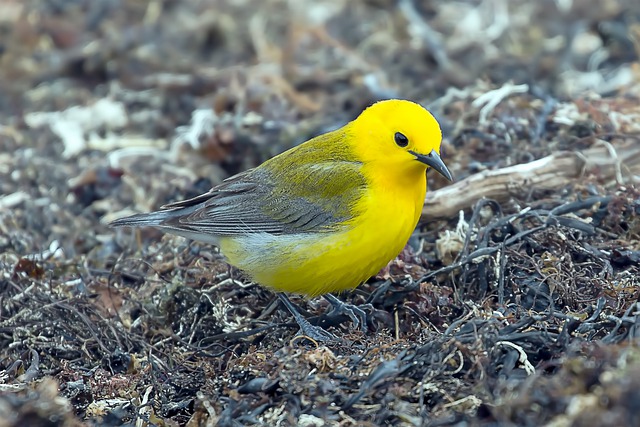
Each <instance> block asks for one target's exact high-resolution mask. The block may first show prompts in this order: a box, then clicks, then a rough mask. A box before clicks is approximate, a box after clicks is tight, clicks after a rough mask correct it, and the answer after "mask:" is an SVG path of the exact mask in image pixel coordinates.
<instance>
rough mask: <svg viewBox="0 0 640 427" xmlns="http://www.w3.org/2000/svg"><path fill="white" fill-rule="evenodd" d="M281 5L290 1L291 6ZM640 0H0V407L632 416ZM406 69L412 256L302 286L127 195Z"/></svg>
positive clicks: (289, 421) (239, 165)
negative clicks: (181, 228) (427, 124)
mask: <svg viewBox="0 0 640 427" xmlns="http://www.w3.org/2000/svg"><path fill="white" fill-rule="evenodd" d="M276 11H277V13H275V12H276ZM639 23H640V5H639V4H638V2H634V1H631V0H606V1H603V2H599V3H593V2H588V1H586V0H580V1H579V0H574V1H556V2H525V1H523V0H515V1H506V0H483V1H479V2H478V1H474V2H471V1H458V2H416V1H411V0H399V1H397V2H390V1H385V0H375V1H374V0H368V1H351V2H347V1H346V0H337V1H332V2H315V3H314V2H288V1H283V0H265V1H262V2H256V3H255V4H254V3H251V4H249V3H248V2H245V1H228V0H220V1H215V2H211V1H209V2H207V1H205V2H171V1H153V2H133V1H125V2H113V1H108V0H104V1H95V0H91V1H87V0H74V1H63V2H60V1H50V2H38V1H33V0H28V1H16V0H9V1H5V2H2V3H1V4H0V28H1V30H2V34H3V37H2V49H0V93H1V94H2V96H1V97H0V100H1V101H0V123H2V125H0V147H2V149H1V150H0V427H4V426H24V425H30V426H39V425H43V426H44V425H47V426H49V425H61V426H82V425H92V426H120V425H129V426H136V427H138V426H141V427H142V426H181V425H186V426H190V427H195V426H214V425H217V426H239V425H261V426H271V425H282V426H286V425H292V426H293V425H296V426H308V427H311V426H316V427H320V426H327V427H328V426H377V425H402V426H447V425H478V426H495V425H522V426H541V425H553V426H601V425H638V424H640V419H639V418H640V415H639V414H640V413H639V412H638V410H637V407H638V392H637V390H638V388H639V387H640V352H639V350H638V342H639V339H640V317H639V316H640V305H639V304H640V302H639V297H640V188H639V187H638V183H639V182H640V171H639V168H640V166H639V163H638V160H639V156H638V153H639V151H638V149H639V147H640V143H639V140H640V125H639V123H640V107H639V105H640V62H639V57H640V24H639ZM388 97H400V98H407V99H412V100H415V101H417V102H420V103H422V104H423V105H425V106H426V107H427V108H429V109H430V110H431V111H432V112H433V113H434V114H435V115H436V117H437V118H438V120H439V121H440V123H441V125H442V128H443V132H444V135H445V140H444V143H443V153H442V157H443V159H445V161H446V162H447V165H448V167H449V168H450V169H451V171H452V172H453V173H454V176H455V178H456V183H454V184H452V185H451V186H449V187H445V185H446V182H445V181H444V179H441V178H440V177H438V176H436V175H431V174H429V187H430V193H429V196H428V199H427V202H426V205H425V209H424V212H423V221H422V223H421V224H420V226H419V228H418V229H417V230H416V232H415V234H414V236H413V237H412V238H411V240H410V242H409V244H408V245H407V247H406V248H405V250H404V251H403V252H402V253H401V254H400V256H399V257H398V258H397V259H395V260H393V261H392V262H391V263H390V264H389V265H388V266H387V267H386V268H385V269H383V271H381V272H380V273H379V274H378V275H377V276H376V277H373V278H371V279H370V280H369V281H368V282H367V283H365V284H363V285H361V286H360V287H358V288H357V289H356V290H354V291H353V292H350V293H346V294H344V295H341V296H340V297H341V298H342V299H344V300H346V301H348V302H350V303H351V304H355V305H358V306H360V307H362V308H363V310H365V311H366V312H367V320H368V321H367V325H366V329H367V331H366V333H363V332H362V331H361V330H360V328H356V327H355V326H354V325H353V323H352V322H351V320H350V319H349V318H348V316H346V315H342V314H336V313H332V312H331V307H330V306H329V305H328V304H327V302H326V301H324V300H323V299H313V300H304V299H302V298H298V297H295V296H293V297H292V299H293V301H294V302H295V303H296V304H298V305H299V306H300V308H301V311H302V312H303V314H304V315H305V316H307V318H308V319H309V321H310V322H312V323H314V324H319V325H321V326H323V327H325V328H328V329H330V330H331V331H332V332H333V333H334V334H336V335H339V336H340V337H342V338H343V342H342V343H340V344H332V345H329V346H323V345H318V344H317V343H314V342H312V341H310V340H308V339H305V338H303V337H296V336H295V333H296V331H297V325H296V324H295V322H294V321H293V319H291V318H290V316H289V314H288V312H287V311H286V310H283V309H282V308H281V307H280V306H279V302H278V299H277V298H276V297H275V295H274V294H273V293H272V292H270V291H269V290H267V289H264V288H262V287H260V286H258V285H257V284H254V283H250V282H249V281H248V280H247V279H246V277H243V274H242V272H240V271H238V270H235V269H234V268H231V267H229V266H228V265H227V264H226V263H225V262H224V258H223V257H222V256H221V255H220V254H219V253H218V252H217V250H216V249H215V248H213V247H210V246H207V245H203V244H199V243H197V242H191V241H187V240H185V239H182V238H179V237H174V236H168V235H163V234H162V233H160V232H158V231H156V230H153V229H141V230H136V231H131V230H113V229H109V228H108V227H107V226H106V224H107V223H108V222H109V221H111V220H112V219H115V218H116V217H119V216H124V215H126V214H129V213H133V212H136V211H149V210H151V209H155V208H158V207H159V206H161V205H163V204H166V203H170V202H174V201H177V200H181V199H185V198H189V197H193V196H196V195H198V194H200V193H203V192H205V191H207V190H208V189H209V188H211V187H212V186H213V185H215V184H217V183H219V182H220V181H221V180H223V179H224V178H226V177H228V176H230V175H232V174H235V173H238V172H240V171H242V170H245V169H247V168H250V167H254V166H256V165H258V164H260V163H261V162H262V161H264V160H266V159H267V158H269V157H271V156H273V155H274V154H276V153H279V152H282V151H284V150H286V149H288V148H290V147H292V146H294V145H296V144H298V143H300V142H302V141H304V140H306V139H308V138H309V137H311V136H314V135H317V134H319V133H322V132H325V131H327V130H329V129H333V128H336V127H337V126H340V125H342V124H344V123H345V122H346V121H348V120H351V119H353V118H354V117H355V116H356V115H357V114H358V113H359V112H360V111H361V110H362V109H363V108H364V107H366V106H367V105H369V104H371V103H372V102H374V101H376V100H379V99H383V98H388Z"/></svg>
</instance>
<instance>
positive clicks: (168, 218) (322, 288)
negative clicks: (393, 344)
mask: <svg viewBox="0 0 640 427" xmlns="http://www.w3.org/2000/svg"><path fill="white" fill-rule="evenodd" d="M441 140H442V133H441V131H440V126H439V125H438V122H437V121H436V120H435V118H434V117H433V116H432V115H431V113H429V112H428V111H427V110H426V109H424V108H423V107H422V106H420V105H418V104H416V103H413V102H410V101H404V100H386V101H380V102H377V103H375V104H373V105H372V106H370V107H369V108H367V109H366V110H364V111H363V112H362V113H361V114H360V115H359V116H358V117H357V118H356V119H355V120H353V121H352V122H350V123H347V124H346V125H345V126H343V127H341V128H340V129H337V130H334V131H332V132H329V133H326V134H323V135H320V136H317V137H315V138H313V139H310V140H309V141H307V142H305V143H303V144H300V145H298V146H296V147H294V148H292V149H290V150H287V151H285V152H284V153H282V154H279V155H277V156H275V157H273V158H271V159H269V160H267V161H266V162H264V163H262V164H261V165H260V166H258V167H256V168H255V169H250V170H247V171H245V172H242V173H240V174H238V175H235V176H232V177H230V178H228V179H226V180H225V181H223V182H222V183H221V184H220V185H217V186H216V187H214V188H212V189H211V190H210V191H209V192H207V193H205V194H202V195H200V196H197V197H194V198H192V199H189V200H185V201H181V202H176V203H171V204H168V205H165V206H163V207H162V208H161V210H159V211H157V212H151V213H142V214H137V215H133V216H130V217H127V218H122V219H118V220H116V221H114V222H113V223H111V225H112V226H133V227H140V226H151V227H156V228H158V229H160V230H162V231H166V232H168V233H173V234H177V235H180V236H184V237H187V238H189V239H193V240H198V241H200V242H205V243H210V244H214V245H217V246H218V247H219V248H220V251H221V253H222V254H224V255H225V256H226V259H227V261H228V262H229V263H230V264H232V265H234V266H236V267H238V268H240V269H242V270H243V271H245V272H246V273H247V274H248V275H249V276H250V277H251V278H252V279H253V280H254V281H256V282H257V283H259V284H261V285H264V286H267V287H269V288H271V289H273V290H275V291H278V292H279V293H278V296H279V297H280V298H281V300H282V302H283V304H285V306H286V307H287V308H288V309H289V310H290V311H291V312H292V314H293V315H294V317H295V319H296V321H297V322H298V324H299V325H300V327H301V333H302V334H304V335H307V336H309V337H311V338H314V339H316V340H331V339H333V338H334V336H333V334H330V333H329V332H327V331H325V330H324V329H322V328H320V327H317V326H312V325H311V324H310V323H309V322H308V321H307V320H306V319H304V317H302V316H301V315H300V314H299V313H298V312H297V310H296V309H295V307H294V305H293V304H292V303H291V302H290V301H289V299H288V298H287V297H286V296H285V295H284V294H282V293H281V292H288V293H296V294H303V295H306V296H309V297H314V296H317V295H324V294H327V295H325V296H326V297H327V299H328V300H329V302H331V304H332V305H333V306H334V307H335V308H336V309H340V310H345V311H344V312H345V313H346V314H348V315H349V316H350V317H351V318H352V319H353V320H354V323H359V322H358V317H356V316H355V314H354V313H357V314H358V316H360V317H362V319H363V326H364V321H365V320H364V319H365V318H364V312H363V311H362V310H361V309H358V308H357V307H353V306H348V305H347V304H344V303H342V302H341V301H340V300H339V299H337V298H336V297H334V296H332V295H329V293H330V292H340V291H343V290H347V289H352V288H355V287H356V286H358V285H359V284H360V283H362V282H363V281H365V280H367V279H368V278H369V277H371V276H373V275H375V274H376V273H377V272H378V271H380V269H381V268H383V267H384V266H385V265H386V264H387V263H388V262H389V261H390V260H391V259H393V258H394V257H395V256H397V255H398V254H399V253H400V251H401V250H402V249H403V248H404V246H405V245H406V243H407V241H408V239H409V237H410V236H411V233H412V232H413V230H414V229H415V227H416V225H417V223H418V219H419V218H420V214H421V212H422V205H423V202H424V198H425V193H426V190H427V181H426V175H425V172H426V170H427V169H428V168H433V169H435V170H436V172H438V173H440V174H441V175H443V176H444V177H445V178H447V179H448V180H451V179H452V177H451V173H450V172H449V170H448V169H447V167H446V166H445V164H444V162H443V161H442V159H441V158H440V154H439V153H440V143H441Z"/></svg>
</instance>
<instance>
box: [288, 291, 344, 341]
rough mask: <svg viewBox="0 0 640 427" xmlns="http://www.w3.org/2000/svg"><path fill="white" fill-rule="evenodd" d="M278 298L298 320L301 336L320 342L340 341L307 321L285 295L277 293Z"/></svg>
mask: <svg viewBox="0 0 640 427" xmlns="http://www.w3.org/2000/svg"><path fill="white" fill-rule="evenodd" d="M276 295H278V298H280V302H282V304H284V306H285V307H287V310H289V312H291V314H292V315H293V318H294V319H296V323H298V326H300V334H301V335H304V336H307V337H309V338H311V339H313V340H315V341H318V342H328V341H340V339H339V338H338V337H336V336H335V335H333V334H332V333H331V332H329V331H326V330H325V329H323V328H321V327H320V326H314V325H312V324H311V323H309V321H308V320H307V319H305V318H304V317H303V316H302V314H300V312H299V311H298V310H297V309H296V307H295V305H293V303H292V302H291V300H290V299H289V297H287V296H286V295H285V294H283V293H277V294H276Z"/></svg>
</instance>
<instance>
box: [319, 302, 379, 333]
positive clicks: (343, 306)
mask: <svg viewBox="0 0 640 427" xmlns="http://www.w3.org/2000/svg"><path fill="white" fill-rule="evenodd" d="M323 296H324V298H325V299H326V300H327V301H329V303H330V304H331V306H333V310H332V311H331V313H335V314H345V315H347V316H349V318H350V319H351V321H352V322H353V324H354V325H355V327H356V328H357V327H360V328H361V329H362V332H364V333H366V332H367V313H365V311H364V310H363V309H361V308H360V307H358V306H355V305H353V304H347V303H346V302H343V301H341V300H340V299H338V298H337V297H335V296H333V295H331V294H325V295H323ZM365 306H368V308H373V307H371V304H365Z"/></svg>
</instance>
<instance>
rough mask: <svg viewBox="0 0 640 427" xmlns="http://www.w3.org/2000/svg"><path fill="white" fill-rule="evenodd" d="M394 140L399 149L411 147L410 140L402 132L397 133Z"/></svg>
mask: <svg viewBox="0 0 640 427" xmlns="http://www.w3.org/2000/svg"><path fill="white" fill-rule="evenodd" d="M393 138H394V139H395V140H396V144H398V147H406V146H407V145H409V138H407V137H406V136H404V134H401V133H400V132H396V134H395V135H394V136H393Z"/></svg>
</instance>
